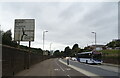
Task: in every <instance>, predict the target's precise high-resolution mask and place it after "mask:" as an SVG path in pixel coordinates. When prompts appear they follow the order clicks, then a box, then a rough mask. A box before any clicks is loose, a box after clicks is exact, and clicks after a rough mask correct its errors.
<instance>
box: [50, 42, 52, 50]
mask: <svg viewBox="0 0 120 78" xmlns="http://www.w3.org/2000/svg"><path fill="white" fill-rule="evenodd" d="M51 46H52V43H50V51H51Z"/></svg>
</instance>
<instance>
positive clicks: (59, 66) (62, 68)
mask: <svg viewBox="0 0 120 78" xmlns="http://www.w3.org/2000/svg"><path fill="white" fill-rule="evenodd" d="M55 63H56V64H57V65H58V66H59V67H60V69H61V70H62V71H65V70H64V69H63V68H62V67H61V66H60V65H59V64H58V63H57V62H55Z"/></svg>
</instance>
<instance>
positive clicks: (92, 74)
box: [59, 60, 99, 76]
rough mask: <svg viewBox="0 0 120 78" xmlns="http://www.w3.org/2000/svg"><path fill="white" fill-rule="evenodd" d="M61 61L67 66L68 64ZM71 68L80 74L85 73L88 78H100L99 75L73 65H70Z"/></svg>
mask: <svg viewBox="0 0 120 78" xmlns="http://www.w3.org/2000/svg"><path fill="white" fill-rule="evenodd" d="M59 61H60V62H61V63H63V64H65V65H66V63H65V62H63V61H62V60H59ZM69 67H71V68H73V69H75V70H77V71H78V72H80V73H83V74H84V75H86V76H99V75H97V74H94V73H91V72H89V71H86V70H84V69H81V68H78V67H75V66H73V65H69Z"/></svg>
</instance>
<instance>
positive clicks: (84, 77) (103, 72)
mask: <svg viewBox="0 0 120 78" xmlns="http://www.w3.org/2000/svg"><path fill="white" fill-rule="evenodd" d="M118 74H119V72H118V67H112V66H106V65H89V64H84V63H79V62H77V61H70V65H67V63H66V59H58V58H54V59H48V60H45V61H43V62H41V63H38V64H36V65H34V66H32V67H31V68H30V69H27V70H24V71H22V72H19V73H18V74H16V75H15V76H26V77H28V78H29V77H33V78H34V77H39V76H45V77H50V78H54V77H61V76H62V78H63V77H65V78H96V77H97V78H119V77H118Z"/></svg>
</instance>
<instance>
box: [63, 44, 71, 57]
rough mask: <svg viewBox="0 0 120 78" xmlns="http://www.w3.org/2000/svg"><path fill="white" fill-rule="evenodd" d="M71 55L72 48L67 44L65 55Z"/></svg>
mask: <svg viewBox="0 0 120 78" xmlns="http://www.w3.org/2000/svg"><path fill="white" fill-rule="evenodd" d="M70 55H71V49H70V47H69V46H67V47H65V49H64V56H70Z"/></svg>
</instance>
